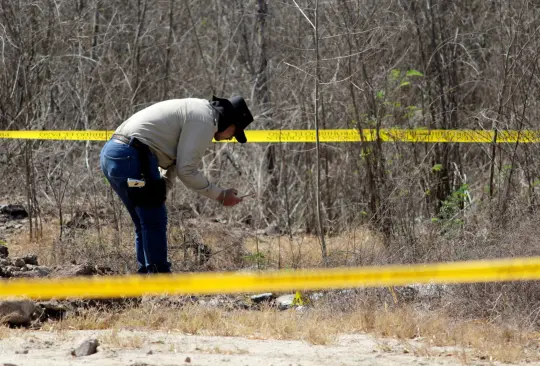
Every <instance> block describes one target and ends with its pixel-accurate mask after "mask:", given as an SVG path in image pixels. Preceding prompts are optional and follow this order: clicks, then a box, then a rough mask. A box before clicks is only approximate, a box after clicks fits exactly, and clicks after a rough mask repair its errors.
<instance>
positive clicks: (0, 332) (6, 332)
mask: <svg viewBox="0 0 540 366" xmlns="http://www.w3.org/2000/svg"><path fill="white" fill-rule="evenodd" d="M11 335H12V331H11V329H9V328H8V327H7V326H4V325H1V324H0V339H4V338H9V337H11Z"/></svg>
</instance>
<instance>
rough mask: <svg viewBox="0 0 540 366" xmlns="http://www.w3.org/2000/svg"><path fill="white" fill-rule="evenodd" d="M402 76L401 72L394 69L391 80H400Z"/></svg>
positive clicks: (391, 72)
mask: <svg viewBox="0 0 540 366" xmlns="http://www.w3.org/2000/svg"><path fill="white" fill-rule="evenodd" d="M400 76H401V71H400V70H398V69H392V71H390V78H391V79H392V80H398V79H399V77H400Z"/></svg>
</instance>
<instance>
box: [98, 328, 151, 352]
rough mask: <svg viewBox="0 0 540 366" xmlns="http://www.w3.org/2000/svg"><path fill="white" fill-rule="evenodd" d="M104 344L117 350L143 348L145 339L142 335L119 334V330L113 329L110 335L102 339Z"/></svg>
mask: <svg viewBox="0 0 540 366" xmlns="http://www.w3.org/2000/svg"><path fill="white" fill-rule="evenodd" d="M100 341H101V343H102V344H107V345H110V346H112V347H115V348H141V347H142V346H143V345H144V338H143V337H142V336H140V335H126V334H119V332H118V329H113V330H112V331H111V332H110V333H109V334H106V335H103V336H101V337H100Z"/></svg>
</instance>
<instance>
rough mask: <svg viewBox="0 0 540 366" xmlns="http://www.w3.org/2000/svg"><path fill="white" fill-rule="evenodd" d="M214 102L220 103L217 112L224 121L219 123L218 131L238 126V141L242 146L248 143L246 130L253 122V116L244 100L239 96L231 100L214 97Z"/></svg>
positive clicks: (235, 134)
mask: <svg viewBox="0 0 540 366" xmlns="http://www.w3.org/2000/svg"><path fill="white" fill-rule="evenodd" d="M212 101H213V102H218V103H219V107H218V108H216V110H217V111H218V112H219V113H220V114H221V116H222V117H223V118H222V121H220V122H222V123H219V125H218V129H219V130H220V131H223V130H225V129H226V128H227V127H229V126H230V125H232V124H234V125H235V126H236V131H235V133H234V137H235V138H236V141H238V142H240V143H242V144H243V143H246V142H247V138H246V134H245V133H244V129H245V128H246V127H247V126H249V124H250V123H251V122H253V116H252V115H251V112H250V111H249V108H248V106H247V104H246V101H245V100H244V98H242V97H241V96H238V95H237V96H234V97H232V98H230V99H225V98H218V97H216V96H212Z"/></svg>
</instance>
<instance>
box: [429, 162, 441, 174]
mask: <svg viewBox="0 0 540 366" xmlns="http://www.w3.org/2000/svg"><path fill="white" fill-rule="evenodd" d="M431 170H432V171H434V172H440V171H441V170H442V164H435V165H433V167H432V168H431Z"/></svg>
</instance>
